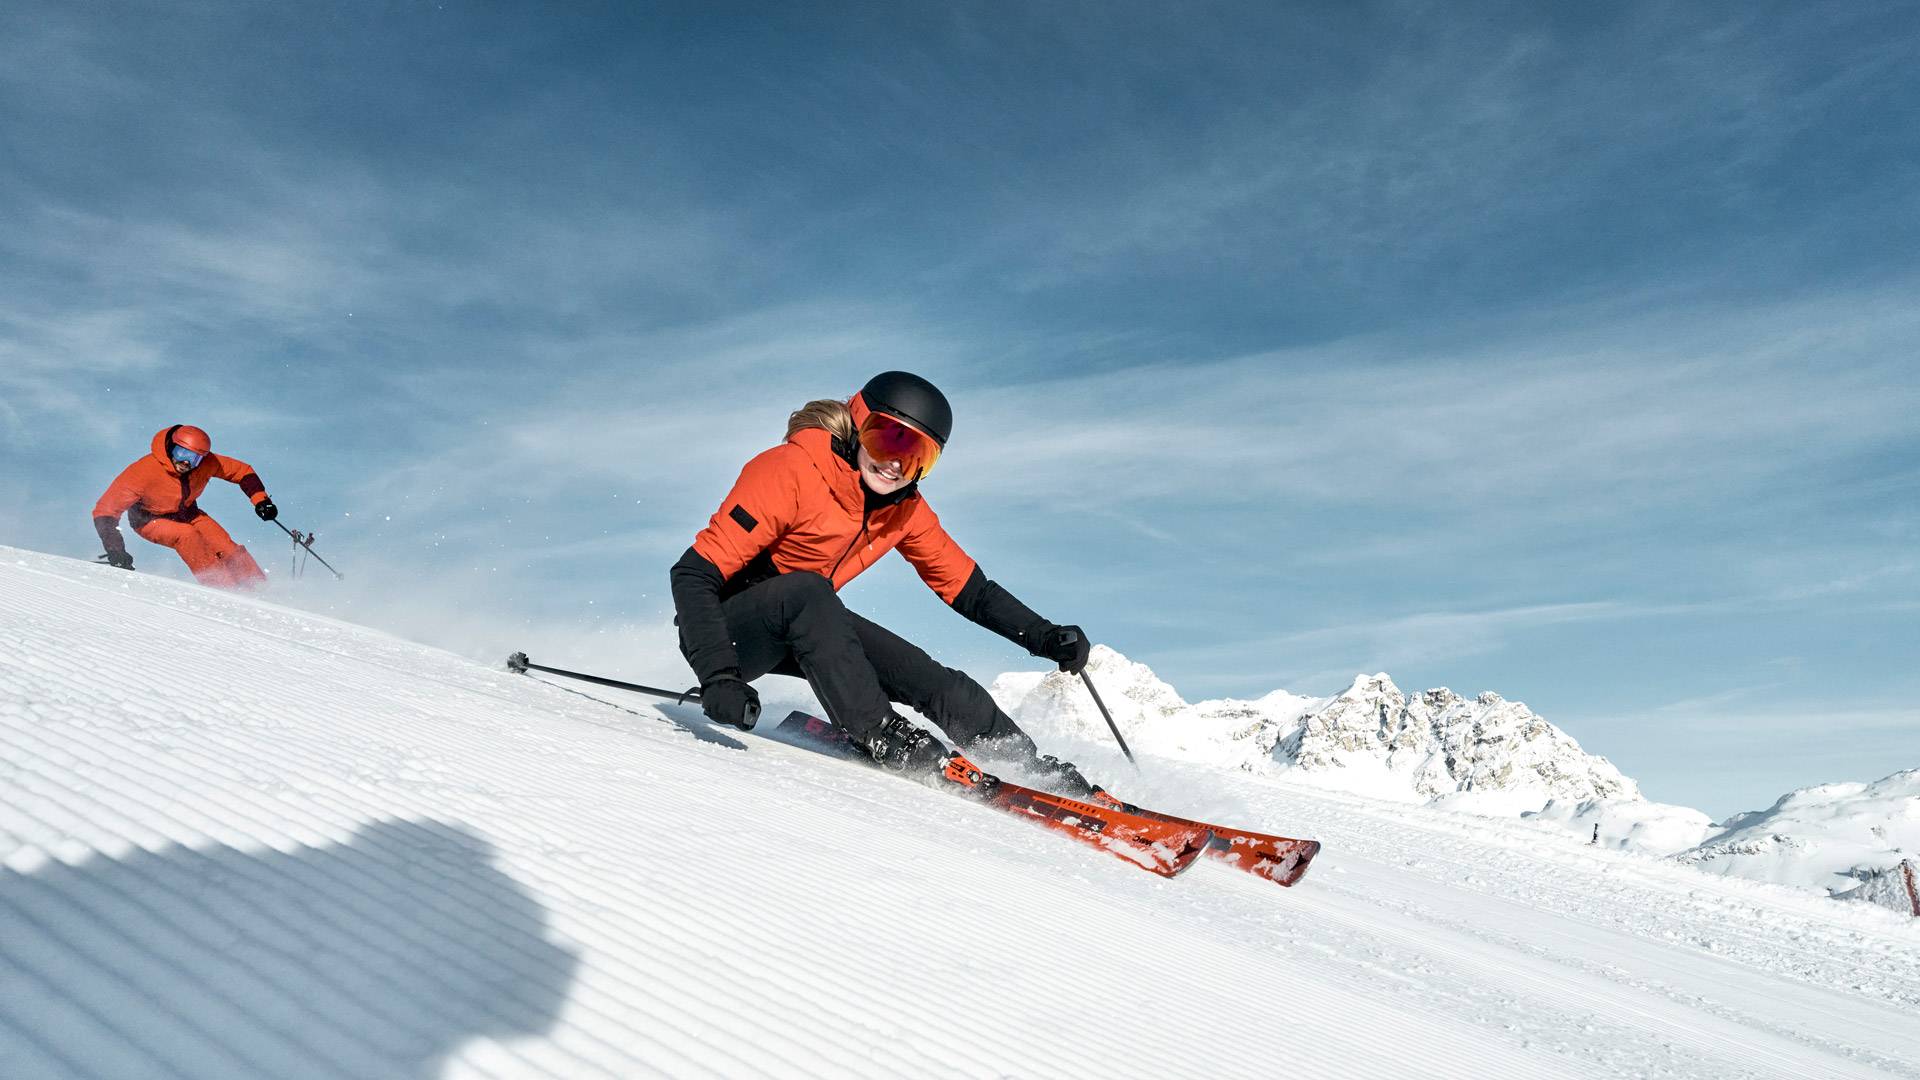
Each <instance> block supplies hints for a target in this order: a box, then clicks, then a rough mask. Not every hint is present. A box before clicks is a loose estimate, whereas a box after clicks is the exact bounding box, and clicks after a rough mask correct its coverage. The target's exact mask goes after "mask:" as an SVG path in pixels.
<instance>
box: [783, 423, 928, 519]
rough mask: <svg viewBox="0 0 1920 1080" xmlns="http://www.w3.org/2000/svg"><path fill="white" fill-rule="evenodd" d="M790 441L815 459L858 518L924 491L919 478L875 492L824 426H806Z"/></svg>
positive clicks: (842, 502) (830, 487) (835, 492)
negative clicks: (887, 492) (888, 490)
mask: <svg viewBox="0 0 1920 1080" xmlns="http://www.w3.org/2000/svg"><path fill="white" fill-rule="evenodd" d="M787 441H788V442H790V443H792V444H794V445H795V446H798V447H799V448H800V449H802V450H805V451H806V452H807V459H808V460H809V461H811V462H813V467H814V469H815V470H816V471H818V472H819V473H820V476H821V478H822V479H824V480H825V481H826V482H827V489H828V490H829V491H831V492H833V501H834V502H837V503H839V504H840V507H841V509H843V510H845V511H846V512H847V513H849V514H852V515H854V516H855V517H863V516H865V515H866V514H868V513H869V512H871V511H874V510H880V509H884V508H886V507H889V506H898V505H900V504H901V503H903V502H906V501H907V500H908V499H911V498H913V497H914V496H915V495H917V494H919V492H920V482H919V481H917V480H916V481H914V482H913V483H911V484H908V485H907V486H905V487H903V488H901V489H900V490H898V491H896V492H894V493H893V494H891V495H875V494H873V493H872V492H870V491H868V490H867V485H865V484H863V483H861V482H860V470H858V469H856V468H855V467H854V466H853V465H851V464H849V463H848V461H847V459H846V458H845V457H843V456H842V455H841V454H839V453H838V452H836V450H835V448H834V445H833V436H832V435H830V434H828V433H827V431H826V429H824V428H803V429H801V430H799V431H796V432H794V433H793V434H792V435H791V436H788V438H787Z"/></svg>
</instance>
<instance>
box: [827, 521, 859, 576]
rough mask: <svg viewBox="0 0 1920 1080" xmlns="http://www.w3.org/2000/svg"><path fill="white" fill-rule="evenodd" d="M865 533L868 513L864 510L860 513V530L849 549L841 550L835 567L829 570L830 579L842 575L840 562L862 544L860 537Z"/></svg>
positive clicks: (845, 559) (844, 560) (855, 534)
mask: <svg viewBox="0 0 1920 1080" xmlns="http://www.w3.org/2000/svg"><path fill="white" fill-rule="evenodd" d="M865 535H867V515H866V513H865V512H864V511H862V512H861V514H860V531H859V532H857V533H854V534H853V543H851V544H848V545H847V550H845V551H843V552H841V553H840V558H839V559H837V560H835V562H834V564H833V569H832V570H829V571H828V572H827V580H828V581H832V580H833V579H834V578H837V577H839V576H840V564H841V563H843V562H846V561H847V556H849V555H851V554H853V549H854V548H857V547H859V546H860V538H861V537H863V536H865Z"/></svg>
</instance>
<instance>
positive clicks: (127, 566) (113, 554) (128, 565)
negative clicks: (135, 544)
mask: <svg viewBox="0 0 1920 1080" xmlns="http://www.w3.org/2000/svg"><path fill="white" fill-rule="evenodd" d="M102 558H104V559H106V560H107V565H108V566H113V567H118V568H119V569H121V570H131V569H133V556H132V555H129V554H127V551H126V549H125V548H122V549H120V550H119V551H109V552H107V553H106V554H105V555H104V556H102Z"/></svg>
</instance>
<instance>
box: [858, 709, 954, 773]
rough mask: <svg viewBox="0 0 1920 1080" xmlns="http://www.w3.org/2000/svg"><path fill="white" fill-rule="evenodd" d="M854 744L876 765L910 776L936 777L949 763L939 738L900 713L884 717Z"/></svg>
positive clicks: (945, 750) (945, 749)
mask: <svg viewBox="0 0 1920 1080" xmlns="http://www.w3.org/2000/svg"><path fill="white" fill-rule="evenodd" d="M854 745H855V746H858V747H859V748H860V749H861V750H862V751H864V752H865V753H866V755H867V756H868V757H870V758H872V759H873V762H874V764H876V765H879V766H880V767H882V768H885V769H891V770H893V771H894V772H898V773H906V774H907V775H909V776H934V775H936V774H938V773H939V772H940V770H941V769H943V768H945V767H946V764H947V748H946V747H944V746H942V745H940V740H939V739H936V738H934V737H933V736H932V735H929V734H927V732H926V731H924V730H922V729H920V728H917V727H914V726H913V725H912V724H911V723H909V722H908V721H907V719H906V718H905V717H903V716H899V715H893V716H889V717H887V718H886V719H885V720H882V721H881V722H880V726H879V727H877V728H875V729H874V731H873V734H871V735H868V736H867V737H866V738H865V739H857V740H855V741H854Z"/></svg>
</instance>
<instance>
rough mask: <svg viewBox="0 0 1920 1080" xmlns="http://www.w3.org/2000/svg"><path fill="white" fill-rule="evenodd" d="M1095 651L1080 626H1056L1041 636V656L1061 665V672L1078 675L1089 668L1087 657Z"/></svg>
mask: <svg viewBox="0 0 1920 1080" xmlns="http://www.w3.org/2000/svg"><path fill="white" fill-rule="evenodd" d="M1092 651H1093V645H1092V643H1090V642H1088V641H1087V632H1086V631H1085V630H1082V629H1080V628H1079V627H1078V626H1072V625H1068V626H1055V627H1053V628H1052V629H1050V630H1048V631H1047V632H1046V633H1044V634H1042V635H1041V636H1040V655H1041V656H1044V657H1046V658H1047V659H1049V660H1052V661H1054V662H1055V663H1057V664H1059V665H1060V670H1061V671H1064V672H1067V673H1068V674H1070V675H1078V674H1080V673H1081V672H1082V671H1084V670H1086V667H1087V655H1088V654H1089V653H1090V652H1092Z"/></svg>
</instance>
